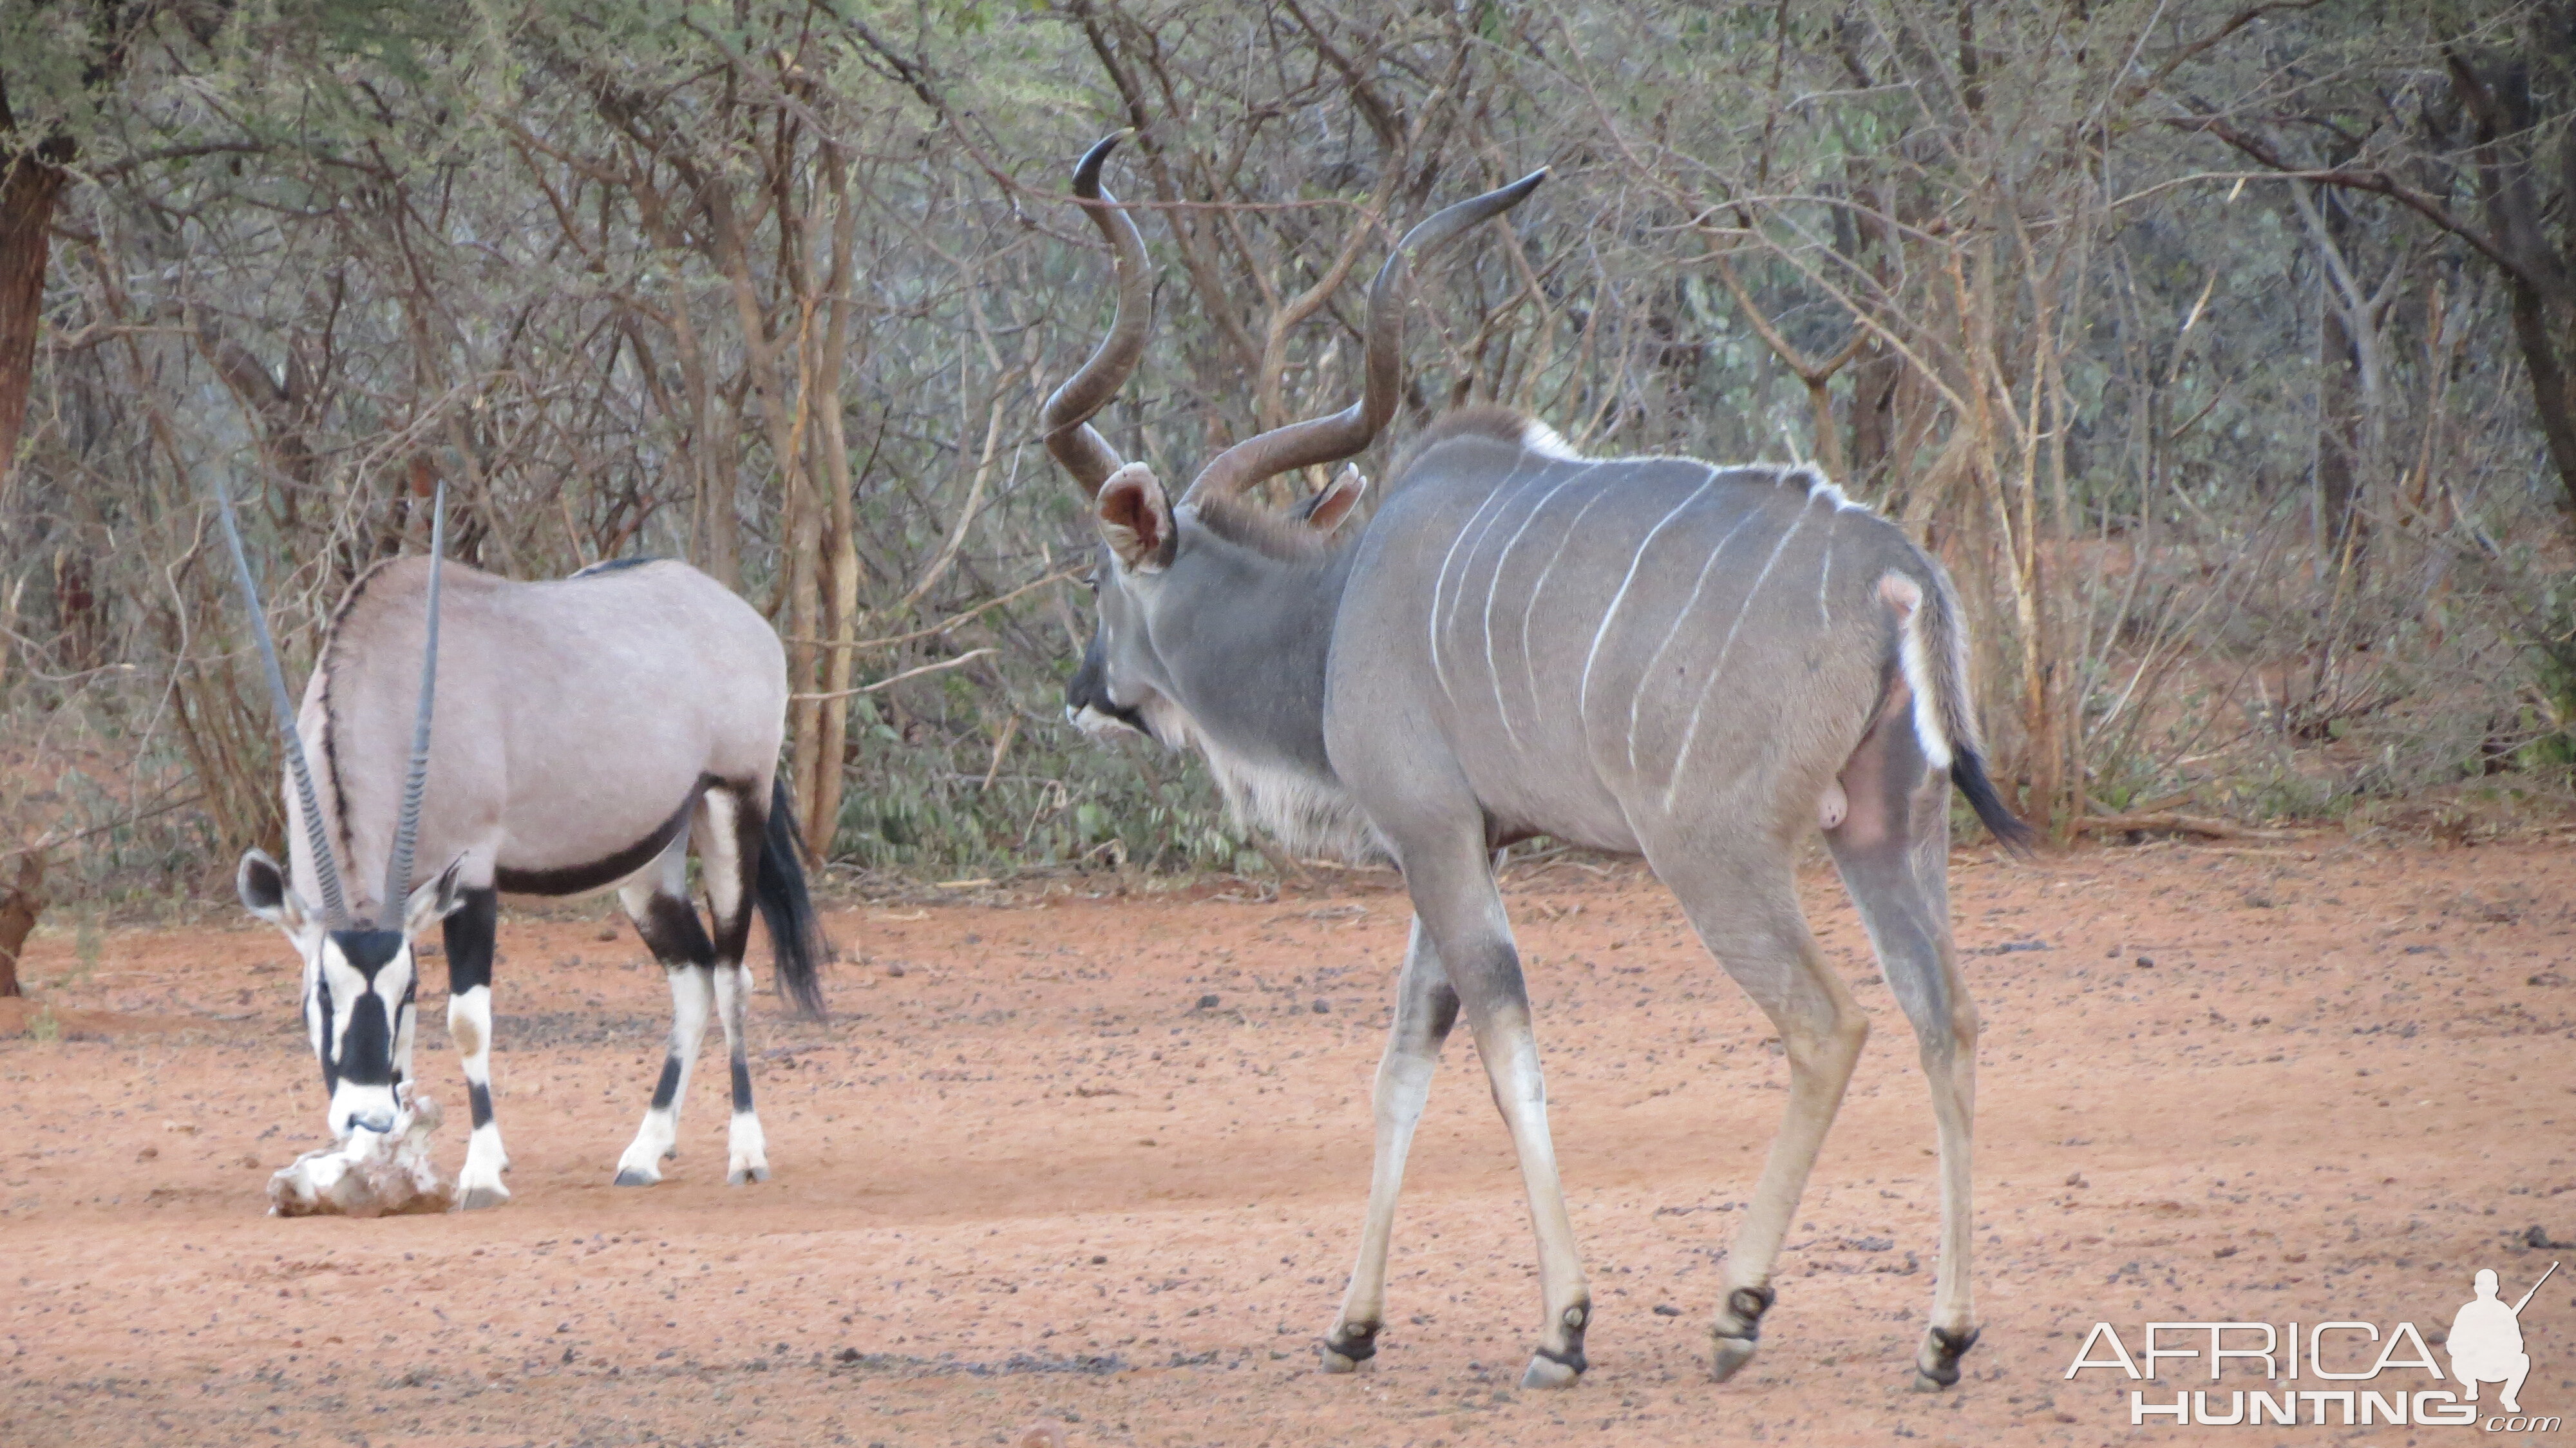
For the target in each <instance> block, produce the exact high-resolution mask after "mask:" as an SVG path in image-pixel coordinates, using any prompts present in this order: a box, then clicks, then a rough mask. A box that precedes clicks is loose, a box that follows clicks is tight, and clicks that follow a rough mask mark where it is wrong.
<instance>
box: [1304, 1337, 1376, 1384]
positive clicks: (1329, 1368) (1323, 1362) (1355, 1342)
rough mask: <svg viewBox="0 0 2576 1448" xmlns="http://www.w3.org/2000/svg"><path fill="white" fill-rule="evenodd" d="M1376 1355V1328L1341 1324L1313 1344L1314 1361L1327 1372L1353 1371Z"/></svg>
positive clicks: (1365, 1364)
mask: <svg viewBox="0 0 2576 1448" xmlns="http://www.w3.org/2000/svg"><path fill="white" fill-rule="evenodd" d="M1376 1357H1377V1328H1376V1327H1375V1326H1369V1327H1351V1326H1343V1327H1337V1328H1334V1329H1333V1332H1332V1335H1331V1336H1330V1337H1327V1338H1325V1339H1324V1340H1323V1341H1322V1342H1320V1343H1317V1344H1316V1345H1315V1361H1316V1365H1317V1366H1318V1367H1321V1368H1322V1369H1323V1370H1324V1371H1325V1372H1328V1373H1355V1372H1358V1371H1359V1370H1360V1369H1362V1368H1364V1367H1367V1366H1369V1365H1370V1363H1371V1362H1372V1360H1374V1359H1375V1358H1376Z"/></svg>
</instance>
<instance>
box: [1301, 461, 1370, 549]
mask: <svg viewBox="0 0 2576 1448" xmlns="http://www.w3.org/2000/svg"><path fill="white" fill-rule="evenodd" d="M1367 494H1368V476H1367V475H1366V474H1364V473H1362V472H1361V471H1360V470H1359V469H1358V468H1356V467H1345V468H1343V469H1342V470H1341V472H1340V473H1339V474H1338V475H1336V476H1335V477H1334V479H1333V481H1332V482H1331V484H1330V485H1328V486H1327V487H1326V488H1325V489H1324V491H1322V492H1320V493H1317V494H1316V495H1315V498H1314V501H1313V502H1310V503H1308V504H1307V505H1306V526H1307V527H1309V528H1312V529H1314V530H1315V531H1316V532H1318V533H1330V532H1332V531H1333V530H1334V529H1336V528H1338V527H1340V526H1342V520H1343V519H1345V518H1348V517H1349V516H1350V515H1351V509H1353V508H1356V507H1358V506H1359V502H1360V499H1361V498H1363V497H1365V496H1367Z"/></svg>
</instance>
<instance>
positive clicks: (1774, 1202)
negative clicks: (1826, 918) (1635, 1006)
mask: <svg viewBox="0 0 2576 1448" xmlns="http://www.w3.org/2000/svg"><path fill="white" fill-rule="evenodd" d="M1676 854H1679V855H1680V858H1678V859H1676V858H1675V855H1676ZM1647 860H1648V863H1650V864H1652V865H1653V866H1654V869H1655V873H1656V874H1657V875H1658V876H1660V877H1661V878H1662V879H1663V881H1664V883H1665V884H1666V885H1669V886H1671V887H1672V890H1673V893H1674V894H1675V895H1676V896H1678V897H1680V900H1681V902H1682V909H1683V911H1684V912H1685V913H1686V914H1688V915H1689V917H1690V922H1691V925H1692V928H1693V929H1695V930H1696V931H1698V933H1699V938H1700V940H1701V942H1702V943H1704V944H1705V945H1707V946H1708V948H1709V951H1710V953H1711V954H1714V955H1715V956H1716V957H1717V959H1718V962H1719V963H1720V964H1721V965H1723V966H1725V967H1726V972H1727V974H1729V975H1731V976H1733V977H1734V978H1735V981H1736V983H1737V984H1738V985H1741V986H1742V987H1744V991H1745V993H1746V994H1747V995H1750V996H1752V997H1753V1002H1754V1004H1756V1005H1758V1006H1760V1007H1761V1008H1762V1011H1763V1014H1765V1015H1767V1016H1769V1017H1770V1018H1771V1024H1772V1025H1773V1026H1774V1027H1775V1028H1777V1029H1778V1031H1779V1032H1780V1044H1781V1046H1782V1048H1783V1049H1784V1051H1785V1053H1786V1054H1787V1056H1788V1058H1789V1104H1788V1109H1787V1111H1786V1112H1785V1113H1784V1114H1783V1116H1782V1118H1781V1122H1780V1134H1779V1135H1778V1136H1775V1137H1773V1138H1772V1140H1771V1155H1770V1158H1769V1159H1768V1160H1766V1161H1765V1162H1764V1163H1763V1165H1762V1177H1761V1180H1760V1181H1759V1182H1758V1183H1756V1184H1755V1186H1754V1188H1753V1202H1752V1206H1751V1209H1750V1210H1748V1211H1747V1212H1745V1214H1744V1218H1743V1221H1742V1224H1741V1225H1740V1226H1738V1227H1737V1229H1736V1233H1735V1241H1734V1242H1733V1243H1732V1244H1731V1245H1730V1246H1729V1247H1728V1249H1727V1254H1726V1298H1725V1301H1723V1302H1722V1303H1720V1304H1719V1307H1718V1312H1717V1319H1716V1321H1715V1322H1714V1323H1712V1324H1711V1325H1710V1328H1709V1332H1710V1336H1711V1339H1712V1344H1711V1349H1712V1350H1711V1356H1710V1364H1709V1370H1710V1374H1711V1375H1712V1376H1713V1377H1715V1378H1716V1379H1717V1380H1718V1381H1720V1382H1724V1381H1725V1380H1726V1379H1728V1378H1730V1377H1733V1376H1734V1375H1735V1374H1736V1372H1737V1371H1738V1370H1739V1369H1741V1368H1742V1367H1743V1366H1744V1365H1745V1364H1746V1363H1748V1362H1750V1361H1752V1360H1753V1353H1754V1349H1755V1347H1756V1346H1757V1345H1758V1343H1759V1341H1760V1338H1761V1335H1762V1314H1763V1313H1764V1312H1766V1311H1768V1310H1769V1309H1770V1307H1771V1302H1772V1297H1773V1293H1772V1289H1771V1267H1772V1264H1773V1263H1774V1262H1775V1261H1776V1260H1777V1259H1778V1258H1779V1255H1780V1243H1781V1241H1782V1240H1783V1239H1784V1238H1786V1237H1787V1236H1788V1234H1789V1224H1790V1221H1791V1220H1792V1219H1793V1218H1794V1217H1795V1216H1796V1215H1797V1211H1798V1199H1799V1198H1800V1197H1801V1196H1803V1195H1804V1194H1805V1192H1806V1189H1807V1175H1808V1173H1809V1172H1810V1171H1812V1170H1813V1169H1814V1167H1815V1164H1816V1152H1817V1150H1818V1149H1819V1148H1820V1147H1822V1146H1823V1144H1824V1140H1825V1132H1826V1130H1827V1129H1828V1128H1830V1127H1831V1126H1832V1125H1833V1124H1834V1113H1835V1112H1836V1111H1838V1110H1839V1109H1840V1108H1841V1106H1842V1100H1843V1090H1844V1088H1845V1087H1847V1086H1849V1085H1850V1084H1851V1075H1852V1067H1853V1065H1854V1064H1855V1063H1857V1062H1858V1061H1859V1059H1860V1048H1861V1043H1862V1042H1863V1041H1865V1040H1866V1039H1868V1036H1869V1022H1868V1019H1867V1018H1866V1017H1864V1016H1863V1015H1862V1014H1861V1012H1860V1007H1859V1006H1858V1005H1857V1004H1855V1003H1854V1002H1853V1000H1852V998H1851V992H1850V991H1849V990H1847V989H1845V988H1844V986H1843V983H1842V981H1841V980H1840V979H1839V978H1838V977H1837V976H1836V975H1835V974H1834V973H1833V971H1832V970H1831V969H1829V968H1828V967H1827V966H1826V964H1825V961H1824V957H1823V956H1822V955H1821V954H1820V953H1818V951H1817V949H1816V942H1815V937H1813V936H1812V935H1810V934H1809V933H1808V931H1807V921H1806V917H1805V915H1804V914H1803V913H1801V912H1800V910H1799V908H1798V892H1797V882H1796V879H1795V877H1794V876H1793V875H1792V874H1791V869H1790V864H1789V856H1788V854H1787V853H1786V852H1785V851H1769V852H1764V853H1761V854H1758V855H1747V856H1744V857H1741V858H1736V859H1727V858H1723V857H1718V858H1711V857H1710V856H1708V855H1707V854H1705V853H1702V852H1699V851H1697V850H1692V851H1687V852H1685V851H1669V850H1654V849H1649V851H1648V852H1647Z"/></svg>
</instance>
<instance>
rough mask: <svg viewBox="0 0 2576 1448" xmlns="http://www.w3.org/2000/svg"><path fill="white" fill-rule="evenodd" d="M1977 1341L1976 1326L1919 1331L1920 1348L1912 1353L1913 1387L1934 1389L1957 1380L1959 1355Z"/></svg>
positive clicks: (1926, 1390)
mask: <svg viewBox="0 0 2576 1448" xmlns="http://www.w3.org/2000/svg"><path fill="white" fill-rule="evenodd" d="M1976 1345H1977V1329H1975V1328H1973V1327H1972V1328H1969V1329H1968V1330H1967V1331H1965V1332H1952V1331H1950V1330H1949V1329H1948V1328H1945V1327H1936V1328H1933V1329H1932V1330H1930V1331H1929V1332H1926V1333H1924V1334H1923V1347H1922V1350H1921V1351H1919V1352H1917V1353H1916V1354H1915V1355H1914V1384H1913V1386H1914V1391H1916V1392H1918V1393H1937V1392H1940V1391H1942V1390H1943V1389H1945V1388H1953V1387H1957V1386H1958V1384H1959V1359H1961V1358H1963V1357H1966V1356H1967V1355H1968V1349H1970V1348H1972V1347H1975V1346H1976Z"/></svg>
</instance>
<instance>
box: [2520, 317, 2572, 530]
mask: <svg viewBox="0 0 2576 1448" xmlns="http://www.w3.org/2000/svg"><path fill="white" fill-rule="evenodd" d="M2505 284H2506V285H2507V286H2509V287H2511V288H2512V289H2513V337H2514V341H2516V342H2517V343H2519V344H2521V347H2522V361H2523V365H2524V366H2525V367H2527V368H2529V369H2530V370H2531V410H2532V411H2533V412H2534V413H2535V414H2537V415H2538V417H2539V419H2540V435H2541V436H2542V437H2543V438H2545V439H2546V440H2547V441H2548V443H2549V463H2550V466H2552V467H2554V468H2556V469H2557V470H2558V486H2559V488H2560V489H2561V490H2562V491H2563V492H2564V493H2565V496H2564V497H2561V498H2560V499H2559V500H2558V506H2559V507H2560V508H2561V509H2562V510H2564V511H2565V513H2566V515H2567V526H2568V530H2569V532H2571V533H2576V390H2571V387H2570V382H2569V378H2568V376H2567V366H2566V361H2565V359H2564V358H2563V357H2561V356H2560V355H2559V350H2558V346H2557V344H2556V342H2555V340H2554V339H2553V338H2552V337H2551V336H2550V331H2551V328H2550V325H2549V323H2550V316H2549V303H2548V302H2547V301H2546V300H2545V299H2543V298H2542V297H2541V295H2540V293H2539V292H2538V291H2536V290H2534V289H2533V288H2531V287H2529V286H2527V285H2525V284H2524V283H2523V281H2522V279H2521V278H2519V277H2516V276H2513V275H2511V274H2507V275H2506V277H2505Z"/></svg>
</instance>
